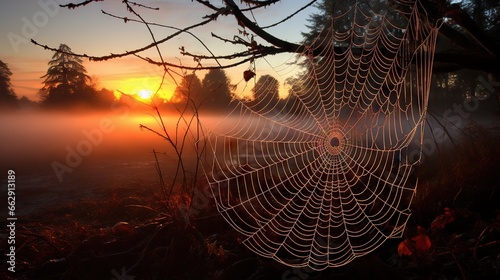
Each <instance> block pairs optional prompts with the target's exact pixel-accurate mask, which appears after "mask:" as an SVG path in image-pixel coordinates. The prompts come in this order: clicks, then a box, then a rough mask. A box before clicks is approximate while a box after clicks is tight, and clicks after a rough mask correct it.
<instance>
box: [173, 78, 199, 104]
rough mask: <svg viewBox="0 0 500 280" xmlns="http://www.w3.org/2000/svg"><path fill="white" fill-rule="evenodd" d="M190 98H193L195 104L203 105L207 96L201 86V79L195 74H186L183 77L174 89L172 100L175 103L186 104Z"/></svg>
mask: <svg viewBox="0 0 500 280" xmlns="http://www.w3.org/2000/svg"><path fill="white" fill-rule="evenodd" d="M188 100H192V102H193V103H194V104H192V105H194V106H196V107H199V106H201V105H202V104H203V103H204V101H205V97H204V96H203V88H202V86H201V81H200V78H198V76H197V75H196V74H195V73H193V74H186V75H185V76H184V77H182V80H181V82H180V83H179V84H178V85H177V88H176V89H175V91H174V95H173V96H172V99H171V101H172V102H173V103H182V104H185V103H186V102H188Z"/></svg>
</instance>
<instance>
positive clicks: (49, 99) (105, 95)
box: [40, 44, 114, 106]
mask: <svg viewBox="0 0 500 280" xmlns="http://www.w3.org/2000/svg"><path fill="white" fill-rule="evenodd" d="M48 65H49V68H48V70H47V73H46V74H45V75H43V76H42V77H41V78H43V79H44V81H43V84H44V86H43V88H42V89H41V90H40V95H41V97H42V104H43V105H46V106H68V105H70V106H71V105H91V106H101V105H106V104H107V105H109V104H110V103H111V102H112V101H110V100H112V99H114V95H113V93H112V92H110V91H108V90H105V89H102V90H100V91H97V90H96V88H95V85H93V84H92V79H91V77H90V76H89V75H87V70H86V69H85V66H83V61H82V59H81V58H80V57H78V56H76V55H72V52H71V49H70V48H69V47H68V46H67V45H65V44H61V45H60V46H59V49H58V51H56V52H55V53H54V55H53V56H52V59H51V60H50V61H49V62H48Z"/></svg>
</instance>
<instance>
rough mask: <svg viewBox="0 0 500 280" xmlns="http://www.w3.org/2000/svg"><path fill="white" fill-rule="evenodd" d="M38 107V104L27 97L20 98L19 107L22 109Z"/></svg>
mask: <svg viewBox="0 0 500 280" xmlns="http://www.w3.org/2000/svg"><path fill="white" fill-rule="evenodd" d="M36 106H38V103H37V102H35V101H33V100H31V99H29V98H28V97H26V96H21V98H19V107H21V108H34V107H36Z"/></svg>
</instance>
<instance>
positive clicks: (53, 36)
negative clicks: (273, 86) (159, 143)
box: [0, 0, 316, 100]
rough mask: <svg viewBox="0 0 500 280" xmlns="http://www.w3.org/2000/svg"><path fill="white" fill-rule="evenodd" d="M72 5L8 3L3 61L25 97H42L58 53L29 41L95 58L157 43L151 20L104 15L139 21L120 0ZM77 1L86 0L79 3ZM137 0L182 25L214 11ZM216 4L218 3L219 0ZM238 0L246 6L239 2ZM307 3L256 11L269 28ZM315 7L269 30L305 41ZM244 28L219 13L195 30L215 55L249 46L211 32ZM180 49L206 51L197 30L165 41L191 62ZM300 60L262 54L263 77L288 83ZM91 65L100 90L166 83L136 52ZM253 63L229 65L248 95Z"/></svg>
mask: <svg viewBox="0 0 500 280" xmlns="http://www.w3.org/2000/svg"><path fill="white" fill-rule="evenodd" d="M69 2H71V1H66V0H30V1H28V0H21V1H1V3H0V6H1V7H0V20H1V25H0V36H1V37H2V40H0V60H2V61H4V62H5V63H7V64H8V66H9V68H10V70H11V71H12V72H13V75H12V77H11V82H12V85H13V88H14V91H15V93H16V95H17V96H18V97H22V96H26V97H28V98H30V99H32V100H38V99H39V96H38V91H39V89H40V88H42V86H43V84H42V82H43V79H41V78H40V77H41V76H43V75H44V74H45V73H46V71H47V67H48V66H47V63H48V62H49V60H50V59H51V57H52V55H53V53H52V52H51V51H48V50H45V49H43V48H41V47H39V46H35V45H34V44H32V43H30V40H31V39H34V40H36V41H37V42H39V43H41V44H43V45H48V46H50V47H55V48H57V47H58V46H59V45H60V44H61V43H64V44H66V45H68V46H69V47H70V48H71V49H72V51H73V52H75V53H85V54H88V55H93V56H101V55H107V54H110V53H121V52H124V51H126V50H133V49H136V48H138V47H141V46H144V45H147V44H149V43H151V42H152V39H151V36H150V34H149V32H148V31H147V29H146V27H145V26H144V25H141V24H137V23H133V22H127V23H125V22H124V21H123V20H120V19H116V18H112V17H110V16H107V15H104V14H103V13H101V10H104V11H106V12H109V13H111V14H115V15H118V16H125V17H128V18H133V15H132V14H131V13H129V12H127V10H126V8H125V6H124V5H123V4H122V3H121V1H120V0H105V1H103V2H96V3H93V4H91V5H87V6H84V7H80V8H77V9H66V8H60V7H58V6H57V4H67V3H69ZM73 2H80V0H77V1H73ZM136 2H138V3H141V4H144V5H147V6H152V7H158V8H159V10H158V11H154V10H147V9H140V8H137V10H138V11H140V12H141V15H142V16H143V17H144V18H145V20H147V21H151V22H157V23H161V24H164V25H170V26H175V27H179V28H183V27H187V26H190V25H192V24H195V23H197V22H199V21H201V20H202V17H203V16H205V15H207V14H210V13H211V11H210V10H208V9H207V8H206V7H204V6H203V5H201V4H199V3H196V2H192V1H190V0H163V1H148V0H142V1H141V0H137V1H136ZM211 2H213V4H215V5H219V3H220V1H211ZM236 2H237V3H240V1H236ZM307 3H308V2H306V1H301V0H287V1H280V2H279V3H278V4H275V5H272V6H270V7H267V8H265V9H260V10H259V11H255V12H254V13H253V14H252V15H249V16H251V17H254V18H255V20H256V21H257V22H258V24H259V25H261V26H265V25H269V24H272V23H275V22H277V21H280V20H282V19H284V18H285V17H287V16H288V15H289V14H291V13H293V12H295V11H296V10H298V9H299V8H301V7H302V6H304V5H305V4H307ZM313 12H316V10H315V8H313V7H308V8H306V9H305V10H303V11H302V12H300V13H299V14H297V15H296V16H294V17H293V18H292V19H290V20H288V21H286V23H285V24H281V25H280V26H278V27H273V28H270V29H268V32H270V33H271V34H273V35H275V36H277V37H279V38H281V39H284V40H287V41H290V42H300V41H301V39H302V36H301V32H303V31H307V27H306V26H305V25H306V24H307V18H308V17H309V15H310V14H311V13H313ZM238 29H241V27H239V26H238V24H237V23H236V21H235V19H234V18H233V17H231V16H229V17H219V18H218V19H217V21H215V22H212V23H211V24H209V25H205V26H203V27H201V28H198V29H195V30H194V31H193V32H194V33H195V35H196V36H197V37H199V38H200V39H201V40H203V42H204V43H205V44H206V45H207V47H208V48H209V49H210V50H211V51H212V52H213V53H215V54H216V55H218V54H219V55H223V54H232V53H235V52H238V51H243V50H245V48H244V47H243V46H235V45H232V44H228V43H223V42H221V41H220V40H217V39H215V38H213V37H212V36H211V32H213V33H216V34H217V35H219V36H222V37H225V38H229V39H231V38H233V36H235V35H238ZM153 32H154V36H155V38H157V39H161V38H164V37H166V36H168V35H169V34H171V33H173V32H174V31H173V30H171V29H166V28H153ZM256 40H257V42H258V43H264V42H262V40H259V39H258V38H257V39H256ZM180 47H184V48H185V49H186V51H189V52H191V53H196V54H206V53H207V51H206V50H205V49H204V47H203V46H202V45H201V44H200V43H199V42H198V41H197V40H196V39H194V38H193V37H192V36H191V35H188V34H183V35H181V36H178V37H175V38H174V39H172V40H170V41H168V42H166V43H165V44H163V45H162V46H161V52H162V55H163V56H164V58H165V60H166V61H169V62H174V63H178V62H181V63H182V64H183V65H192V64H193V61H192V59H191V58H189V57H183V56H182V55H181V54H180V51H179V48H180ZM142 55H143V56H148V57H151V58H157V57H158V55H157V53H156V52H154V51H147V52H145V53H143V54H142ZM294 58H295V55H294V54H284V55H276V56H272V57H267V58H266V59H259V60H258V61H257V62H256V70H257V71H256V73H257V75H264V74H271V75H273V76H274V77H276V78H277V79H278V80H280V81H284V79H286V77H288V76H291V75H293V74H294V73H295V72H296V71H297V68H296V67H293V66H290V65H289V64H288V63H287V62H290V61H292V60H293V59H294ZM203 64H204V65H210V64H209V63H208V62H203ZM84 66H85V67H86V69H87V72H88V73H87V74H88V75H90V76H92V77H93V78H95V82H96V84H97V86H98V87H99V88H101V87H105V88H107V89H111V90H115V91H116V90H120V91H123V92H126V93H128V94H132V95H134V94H137V93H138V92H139V91H141V90H152V91H155V90H156V89H157V88H158V87H159V85H160V81H161V74H162V70H161V69H160V68H159V67H157V66H154V65H150V64H148V63H146V62H144V61H143V60H141V59H139V58H136V57H125V58H120V59H115V60H111V61H105V62H90V61H86V60H85V61H84ZM249 67H250V65H249V64H244V65H242V66H240V67H237V68H230V69H227V70H226V72H227V73H228V75H229V76H230V79H231V82H232V83H233V84H236V83H239V87H238V91H241V92H243V91H245V90H248V88H249V87H248V86H246V87H245V85H244V83H241V80H242V73H243V71H244V70H246V69H247V68H249ZM177 71H178V70H177ZM178 72H180V71H178ZM197 75H198V76H199V77H200V79H202V78H203V76H204V73H203V72H199V73H197ZM252 87H253V86H252ZM250 88H251V87H250ZM174 89H175V82H174V81H173V80H168V81H167V82H166V83H165V84H164V85H163V87H162V92H160V94H162V95H163V96H165V97H166V98H168V96H169V95H171V94H172V92H173V90H174ZM282 91H283V90H282ZM280 94H282V95H283V94H284V93H283V92H281V93H280Z"/></svg>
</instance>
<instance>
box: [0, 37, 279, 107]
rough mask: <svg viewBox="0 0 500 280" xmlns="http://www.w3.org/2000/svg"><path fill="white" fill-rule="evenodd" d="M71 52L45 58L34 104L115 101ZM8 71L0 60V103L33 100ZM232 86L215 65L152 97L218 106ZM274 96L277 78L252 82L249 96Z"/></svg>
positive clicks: (95, 104) (106, 103)
mask: <svg viewBox="0 0 500 280" xmlns="http://www.w3.org/2000/svg"><path fill="white" fill-rule="evenodd" d="M71 53H72V52H71V48H70V47H68V46H67V45H65V44H61V45H60V46H59V49H58V51H57V52H54V55H53V56H52V59H51V60H50V61H49V62H48V69H47V72H46V73H45V74H44V75H43V76H41V78H42V79H43V87H42V88H41V89H40V90H39V96H40V101H39V103H38V105H40V106H41V107H43V108H67V109H71V108H74V107H76V106H78V107H87V108H110V106H111V104H112V103H113V101H115V95H114V92H113V91H112V90H108V89H106V88H102V89H97V86H96V85H95V82H94V81H93V79H92V78H91V77H90V76H89V75H88V74H87V70H86V69H85V66H84V65H83V61H82V59H81V58H79V57H78V56H73V55H71ZM11 75H12V72H11V71H10V69H9V67H8V65H7V64H6V63H4V62H3V61H0V106H2V107H4V108H19V107H20V105H23V104H31V105H32V103H33V102H30V101H29V100H28V99H27V98H26V97H22V98H20V99H19V98H18V97H17V95H16V93H15V92H14V90H13V88H12V83H11V80H10V77H11ZM235 88H236V86H234V85H232V84H231V81H230V79H229V77H228V76H227V74H226V72H225V71H224V70H223V69H217V68H215V69H210V70H209V71H208V73H207V74H206V75H205V76H204V78H203V79H202V80H200V78H199V77H198V76H197V75H196V73H195V72H193V73H191V74H187V73H186V74H185V75H184V76H183V77H182V79H181V80H180V82H179V83H178V85H177V87H176V89H175V91H174V94H173V96H172V98H171V99H170V100H168V102H162V101H161V100H160V101H159V100H154V101H157V102H156V104H157V105H161V104H168V103H170V104H176V105H179V104H181V105H182V104H185V103H187V102H192V103H193V104H192V105H193V106H194V108H196V109H202V110H204V109H206V110H220V109H225V108H227V107H228V106H229V104H230V102H231V100H232V99H233V98H234V90H235ZM278 97H279V82H278V80H276V79H275V78H274V77H272V76H270V75H264V76H261V77H260V78H259V79H258V81H257V82H256V83H255V87H254V89H253V98H251V99H253V100H261V103H269V102H271V103H273V102H277V101H278ZM158 101H159V102H158ZM167 106H168V105H166V107H167Z"/></svg>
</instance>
